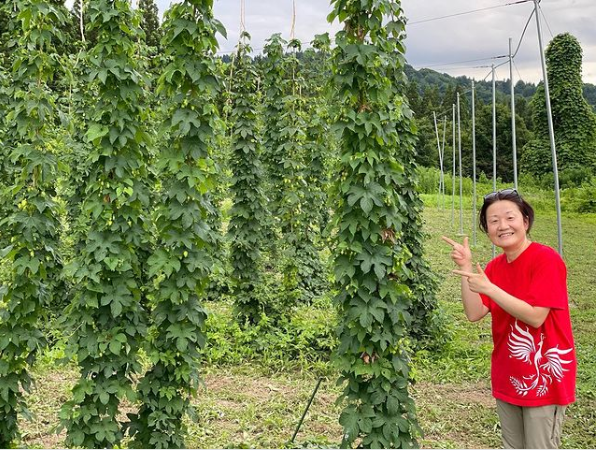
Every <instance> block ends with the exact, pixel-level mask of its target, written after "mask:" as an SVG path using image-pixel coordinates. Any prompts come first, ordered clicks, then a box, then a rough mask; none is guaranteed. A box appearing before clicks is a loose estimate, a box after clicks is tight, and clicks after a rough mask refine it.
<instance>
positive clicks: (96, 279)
mask: <svg viewBox="0 0 596 450" xmlns="http://www.w3.org/2000/svg"><path fill="white" fill-rule="evenodd" d="M85 12H86V15H87V17H88V23H87V29H86V32H87V33H88V34H91V35H93V36H94V38H95V39H94V42H95V46H94V47H93V48H91V49H90V51H89V54H88V66H89V70H90V73H89V78H88V79H89V82H90V83H91V85H90V86H89V89H88V92H89V93H90V95H93V94H96V98H95V99H94V100H93V101H89V102H88V104H90V105H91V106H90V111H88V115H89V118H90V125H89V127H88V129H87V133H86V139H87V141H88V142H89V144H90V145H89V148H90V150H89V153H88V155H87V159H88V161H87V164H88V167H89V169H88V171H87V172H86V174H85V176H84V178H83V184H84V190H83V199H82V205H81V208H80V212H81V213H80V216H79V217H78V218H77V222H76V227H75V228H76V229H77V230H79V234H78V236H77V240H76V243H75V248H76V257H75V258H74V260H73V262H72V263H71V264H69V266H68V269H67V271H66V274H67V276H68V277H70V278H71V279H72V280H73V284H74V285H73V294H74V297H73V300H72V303H71V305H70V306H69V308H68V321H69V325H70V328H71V330H73V333H72V337H71V339H70V341H69V345H68V348H67V351H68V354H69V355H70V356H71V357H76V361H77V363H78V365H79V370H80V375H81V376H80V379H79V380H78V381H77V382H76V384H75V385H74V387H73V389H72V399H71V400H69V401H67V402H66V403H65V404H64V405H63V408H62V410H61V413H60V418H61V420H62V423H63V424H64V426H66V428H67V437H66V445H69V446H77V447H87V448H100V447H115V446H117V445H120V443H121V441H122V438H123V430H122V426H121V424H120V422H119V420H118V417H117V415H118V413H119V405H120V402H121V400H122V399H123V398H127V399H129V400H134V399H135V393H134V390H133V385H132V381H133V376H134V375H135V374H137V373H139V372H140V370H141V366H140V363H139V358H138V351H139V349H140V347H141V345H142V342H143V341H144V340H145V339H146V337H147V325H146V313H145V310H144V308H143V305H142V299H143V296H144V293H143V289H144V286H145V280H144V277H143V264H144V262H145V261H146V259H147V255H148V246H149V243H150V237H149V233H148V225H147V222H148V217H147V214H148V210H149V194H148V186H147V184H148V182H147V180H148V173H147V161H148V159H149V156H150V155H149V151H148V146H149V145H150V139H149V136H148V134H147V133H146V131H145V129H144V125H143V124H144V117H143V106H142V105H143V98H144V96H145V92H144V89H143V80H142V77H141V75H140V73H139V72H138V70H137V62H136V58H135V54H136V52H137V43H138V41H139V33H140V29H139V18H138V16H137V15H136V14H133V13H132V12H131V10H130V5H129V2H128V1H126V0H90V1H89V2H88V3H86V9H85Z"/></svg>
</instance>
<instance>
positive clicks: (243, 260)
mask: <svg viewBox="0 0 596 450" xmlns="http://www.w3.org/2000/svg"><path fill="white" fill-rule="evenodd" d="M249 39H250V36H249V35H248V33H246V32H244V33H243V34H242V36H241V37H240V42H239V43H238V51H237V53H236V55H235V57H234V60H233V62H232V64H233V66H232V74H233V75H232V79H231V80H230V104H229V120H230V128H231V129H230V135H231V140H232V142H231V147H232V154H231V159H230V168H231V170H232V172H233V176H232V182H231V186H230V190H231V192H232V194H233V202H234V204H233V206H232V209H231V211H230V225H229V228H228V240H229V242H230V245H231V251H230V256H231V264H232V268H233V274H234V275H233V276H234V288H233V289H234V290H233V294H234V302H235V304H236V307H237V309H238V313H239V314H240V317H241V318H242V320H243V321H248V322H250V323H256V322H258V321H259V319H260V316H261V314H262V313H265V314H268V313H269V308H268V305H267V303H266V302H263V300H262V299H263V298H265V296H264V295H263V292H262V290H260V288H261V286H262V277H263V274H262V260H261V250H262V248H263V246H264V244H265V241H266V239H265V235H264V232H265V225H266V221H267V217H268V212H267V207H266V200H265V195H264V191H263V179H264V172H263V167H262V164H261V161H260V158H261V153H262V145H261V141H260V137H259V135H258V131H259V130H258V122H257V121H258V111H257V105H258V93H257V72H256V70H255V68H254V66H253V64H252V61H251V59H250V56H249V53H250V51H251V49H250V45H249Z"/></svg>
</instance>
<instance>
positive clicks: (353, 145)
mask: <svg viewBox="0 0 596 450" xmlns="http://www.w3.org/2000/svg"><path fill="white" fill-rule="evenodd" d="M332 5H333V12H332V13H331V14H330V15H329V20H330V21H331V20H334V19H335V18H339V19H340V20H341V21H342V22H343V23H344V28H343V30H342V31H339V32H338V33H337V34H336V38H335V42H336V48H335V49H334V52H333V87H334V89H335V92H336V95H337V104H338V105H340V109H339V112H338V120H337V123H336V124H335V128H336V131H337V134H338V136H339V137H340V143H339V151H340V163H339V171H338V177H337V178H338V179H337V181H336V182H335V184H334V192H335V194H334V202H335V217H334V226H335V227H336V228H337V230H338V234H337V239H336V243H335V248H334V255H335V278H336V287H337V289H338V291H339V294H338V295H337V297H336V302H337V303H338V307H339V314H340V324H339V327H338V337H339V341H340V345H339V348H338V349H337V351H336V355H335V359H336V361H337V364H338V366H339V368H340V370H341V376H340V380H341V381H342V382H343V383H344V386H345V388H344V392H343V394H342V396H341V399H342V401H343V404H344V409H343V411H342V413H341V415H340V424H341V425H342V426H343V429H344V437H343V442H342V445H343V446H346V447H351V446H352V445H354V444H355V443H357V444H358V445H359V446H360V447H364V448H407V447H412V446H413V445H415V443H416V442H415V437H416V433H417V430H418V425H417V422H416V416H415V407H414V403H413V400H412V399H411V398H410V397H409V394H408V385H409V379H410V374H409V359H408V355H407V352H406V348H405V345H404V340H405V338H406V337H407V328H408V325H409V323H410V317H409V314H408V309H409V308H410V305H411V302H412V293H411V290H410V289H409V287H408V285H407V283H406V278H407V268H406V263H407V261H408V259H409V258H410V256H411V253H410V252H409V251H408V250H407V249H406V248H404V246H403V245H400V239H401V238H402V233H403V230H404V227H405V226H406V225H407V219H406V218H405V217H404V215H405V213H406V205H407V204H408V202H410V199H409V198H408V197H405V196H403V195H402V192H401V187H402V185H403V184H404V178H405V169H404V164H403V163H402V162H401V161H400V160H399V159H398V158H399V156H400V153H399V146H400V138H401V136H400V134H399V132H398V126H397V125H398V121H399V114H400V111H399V108H398V106H397V105H396V104H395V96H396V94H398V93H399V89H398V86H396V84H395V81H394V80H395V69H394V67H399V68H401V70H403V64H404V61H403V55H402V54H401V48H402V45H401V39H402V38H403V31H404V27H405V21H404V20H403V19H402V11H401V7H400V5H399V2H395V1H391V0H379V1H360V0H347V1H345V0H335V1H333V2H332ZM406 185H407V182H406Z"/></svg>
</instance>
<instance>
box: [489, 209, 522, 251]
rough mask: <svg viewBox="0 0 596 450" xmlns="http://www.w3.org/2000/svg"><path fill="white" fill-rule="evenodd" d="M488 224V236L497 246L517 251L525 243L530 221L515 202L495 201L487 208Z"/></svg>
mask: <svg viewBox="0 0 596 450" xmlns="http://www.w3.org/2000/svg"><path fill="white" fill-rule="evenodd" d="M486 224H487V228H488V230H487V231H488V237H489V239H490V240H491V241H492V243H493V244H495V245H496V246H497V247H501V248H502V249H503V250H505V251H508V250H509V251H515V250H516V249H519V248H523V246H524V245H525V243H526V232H527V230H528V221H527V219H526V218H524V216H523V214H522V212H521V211H520V209H519V207H518V206H517V205H516V204H515V203H513V202H511V201H509V200H499V201H496V202H494V203H493V204H492V205H490V206H489V207H488V209H487V210H486Z"/></svg>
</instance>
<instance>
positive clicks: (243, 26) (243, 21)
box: [240, 0, 246, 34]
mask: <svg viewBox="0 0 596 450" xmlns="http://www.w3.org/2000/svg"><path fill="white" fill-rule="evenodd" d="M245 31H246V6H245V5H244V0H240V34H242V33H243V32H245Z"/></svg>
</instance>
